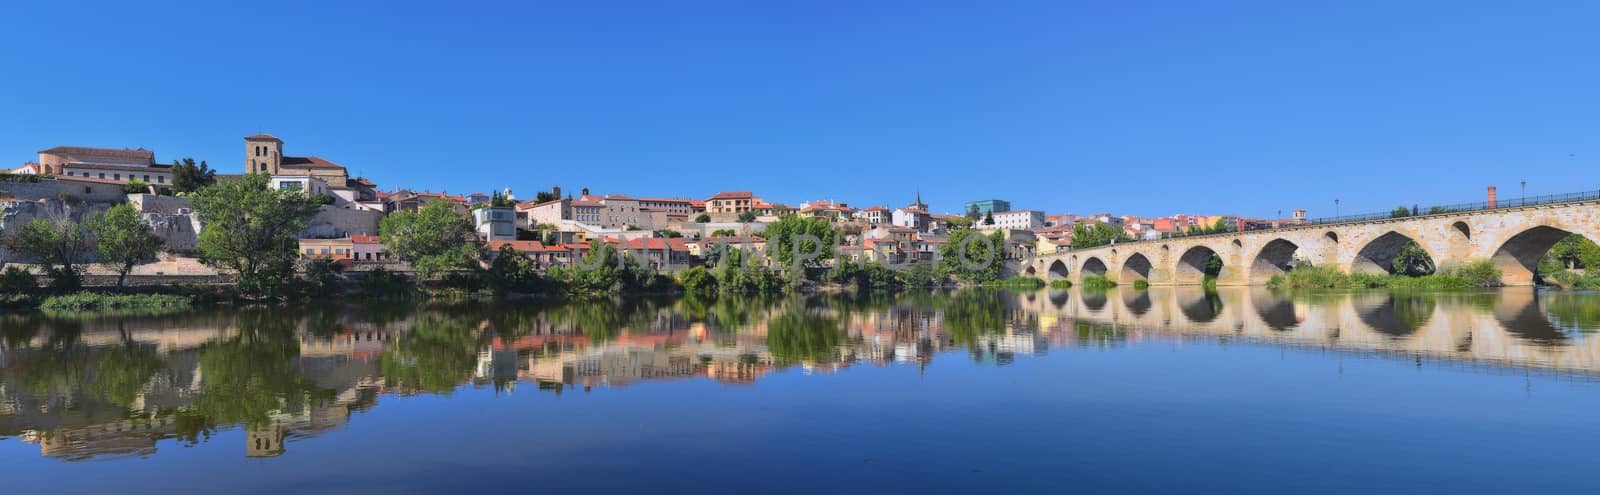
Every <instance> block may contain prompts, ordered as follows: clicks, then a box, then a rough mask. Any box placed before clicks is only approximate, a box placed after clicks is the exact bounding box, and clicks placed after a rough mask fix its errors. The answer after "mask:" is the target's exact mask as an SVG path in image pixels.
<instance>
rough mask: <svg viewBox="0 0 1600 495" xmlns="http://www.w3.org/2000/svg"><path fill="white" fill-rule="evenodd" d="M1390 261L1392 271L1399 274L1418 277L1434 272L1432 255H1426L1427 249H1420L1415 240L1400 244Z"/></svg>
mask: <svg viewBox="0 0 1600 495" xmlns="http://www.w3.org/2000/svg"><path fill="white" fill-rule="evenodd" d="M1391 263H1392V266H1393V267H1394V272H1395V273H1396V274H1399V275H1406V276H1410V277H1420V276H1423V275H1428V274H1431V273H1433V272H1434V265H1433V257H1431V256H1428V251H1426V250H1424V249H1422V246H1421V245H1418V244H1417V241H1410V242H1407V243H1405V245H1403V246H1400V251H1399V252H1397V253H1395V255H1394V259H1393V260H1392V261H1391Z"/></svg>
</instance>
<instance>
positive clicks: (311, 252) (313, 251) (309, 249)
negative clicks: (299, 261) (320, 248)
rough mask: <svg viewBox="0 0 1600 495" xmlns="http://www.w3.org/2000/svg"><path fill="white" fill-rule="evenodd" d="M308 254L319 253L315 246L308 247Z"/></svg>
mask: <svg viewBox="0 0 1600 495" xmlns="http://www.w3.org/2000/svg"><path fill="white" fill-rule="evenodd" d="M306 254H317V250H316V249H315V248H306Z"/></svg>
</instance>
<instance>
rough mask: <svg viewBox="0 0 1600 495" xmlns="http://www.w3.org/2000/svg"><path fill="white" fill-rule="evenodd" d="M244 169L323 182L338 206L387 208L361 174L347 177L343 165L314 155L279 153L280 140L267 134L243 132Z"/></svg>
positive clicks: (382, 209) (375, 189)
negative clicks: (244, 134) (247, 133)
mask: <svg viewBox="0 0 1600 495" xmlns="http://www.w3.org/2000/svg"><path fill="white" fill-rule="evenodd" d="M244 148H245V150H244V151H245V168H244V170H245V172H248V173H265V174H269V175H272V176H273V177H280V176H281V177H311V178H315V179H318V180H321V181H322V182H323V183H324V184H326V185H327V191H326V192H325V193H312V195H313V196H315V195H317V194H330V195H332V196H335V201H334V204H335V205H336V206H339V207H341V208H351V209H363V210H371V211H389V210H386V205H385V204H384V202H383V201H381V200H380V199H379V198H378V187H377V185H376V184H374V183H373V182H372V181H371V180H367V179H366V178H363V177H355V178H352V177H350V172H349V170H347V169H345V167H344V166H342V165H339V164H337V163H334V162H332V161H328V160H326V159H323V158H321V157H316V156H288V155H284V154H283V140H282V139H278V138H277V137H276V136H273V135H271V134H253V135H250V136H245V138H244Z"/></svg>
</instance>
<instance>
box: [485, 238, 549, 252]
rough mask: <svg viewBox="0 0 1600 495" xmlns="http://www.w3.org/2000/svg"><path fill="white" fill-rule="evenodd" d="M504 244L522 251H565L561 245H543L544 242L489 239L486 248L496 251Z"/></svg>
mask: <svg viewBox="0 0 1600 495" xmlns="http://www.w3.org/2000/svg"><path fill="white" fill-rule="evenodd" d="M506 245H510V246H511V249H515V250H517V251H521V252H524V253H542V252H554V251H565V249H563V248H562V247H561V246H545V245H544V243H542V242H539V241H504V240H501V241H489V244H488V248H489V250H491V251H498V250H499V249H500V247H501V246H506Z"/></svg>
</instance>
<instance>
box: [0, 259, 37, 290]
mask: <svg viewBox="0 0 1600 495" xmlns="http://www.w3.org/2000/svg"><path fill="white" fill-rule="evenodd" d="M38 288H39V279H38V278H37V277H34V276H33V273H31V272H29V271H27V270H25V269H23V268H22V267H20V266H8V267H6V270H5V272H3V273H0V294H6V295H13V294H26V293H29V292H33V291H34V290H36V289H38Z"/></svg>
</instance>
